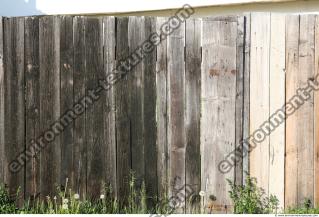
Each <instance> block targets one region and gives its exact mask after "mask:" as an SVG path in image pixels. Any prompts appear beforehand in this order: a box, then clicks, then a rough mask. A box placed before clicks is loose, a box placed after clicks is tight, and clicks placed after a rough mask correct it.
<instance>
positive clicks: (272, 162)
mask: <svg viewBox="0 0 319 217" xmlns="http://www.w3.org/2000/svg"><path fill="white" fill-rule="evenodd" d="M285 23H286V22H285V15H283V14H275V13H274V14H271V30H270V31H271V36H270V37H271V38H270V44H271V46H270V68H269V70H270V71H269V72H270V75H269V89H270V90H269V91H270V93H269V97H270V101H269V104H270V108H269V112H270V114H274V113H276V112H277V110H278V109H279V108H282V106H283V105H284V104H285V86H286V85H285V67H286V65H285V48H286V46H285V31H286V28H285ZM274 118H275V116H274ZM274 118H272V117H270V123H272V125H273V126H274V127H276V128H275V130H274V131H273V132H272V133H271V134H270V136H269V145H270V147H269V148H270V150H269V151H270V152H269V154H270V156H269V194H273V195H276V197H277V198H278V199H279V207H281V208H283V207H284V195H285V192H284V191H285V121H283V123H279V122H278V120H277V119H274Z"/></svg>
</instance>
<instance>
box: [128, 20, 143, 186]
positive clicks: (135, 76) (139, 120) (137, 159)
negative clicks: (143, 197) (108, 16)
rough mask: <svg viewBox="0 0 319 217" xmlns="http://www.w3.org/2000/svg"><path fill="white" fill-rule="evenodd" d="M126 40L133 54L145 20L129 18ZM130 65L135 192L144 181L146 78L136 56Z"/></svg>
mask: <svg viewBox="0 0 319 217" xmlns="http://www.w3.org/2000/svg"><path fill="white" fill-rule="evenodd" d="M128 22H129V23H128V38H129V49H130V50H129V52H130V54H131V53H134V51H135V49H137V48H138V47H139V46H140V44H142V42H143V41H144V40H145V19H144V17H129V21H128ZM130 61H131V62H132V63H135V62H136V63H137V65H136V66H135V67H134V68H133V69H132V70H131V71H130V73H129V74H130V75H129V78H130V82H131V91H130V92H131V93H130V94H131V100H130V102H131V105H130V109H131V147H132V170H133V171H134V174H135V178H136V179H137V180H136V181H137V183H136V185H137V190H139V189H140V188H141V186H142V182H143V181H144V180H145V178H146V176H145V170H146V168H147V166H146V165H145V158H146V153H145V148H146V147H145V145H146V143H145V142H144V134H143V131H144V117H145V118H147V116H145V114H144V109H143V106H144V100H147V99H146V98H144V88H145V84H144V80H143V78H144V77H145V76H146V75H145V72H144V67H146V65H144V64H143V62H141V58H139V57H138V56H137V55H136V54H134V55H133V57H132V58H131V59H130Z"/></svg>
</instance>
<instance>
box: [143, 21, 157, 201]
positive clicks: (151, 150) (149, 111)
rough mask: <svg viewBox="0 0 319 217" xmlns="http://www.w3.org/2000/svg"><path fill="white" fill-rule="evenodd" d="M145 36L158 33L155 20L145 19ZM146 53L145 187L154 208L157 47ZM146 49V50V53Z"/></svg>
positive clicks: (155, 190) (155, 194)
mask: <svg viewBox="0 0 319 217" xmlns="http://www.w3.org/2000/svg"><path fill="white" fill-rule="evenodd" d="M144 29H145V33H144V34H145V35H144V38H145V39H148V38H149V37H150V36H151V34H152V33H154V32H155V31H156V27H155V19H154V18H151V17H145V24H144ZM152 47H153V49H150V50H149V51H148V52H146V53H145V57H144V59H143V65H144V68H143V70H144V79H143V80H144V81H143V83H144V94H143V97H144V100H143V110H144V111H143V113H144V118H143V121H144V123H143V125H144V130H143V131H144V132H143V135H144V146H145V150H144V155H145V163H144V164H145V166H146V167H145V186H146V194H147V196H148V198H149V200H148V206H149V207H154V205H155V203H154V201H153V200H152V199H153V198H154V199H155V198H157V195H158V194H157V185H158V181H157V177H158V176H157V161H156V156H157V152H156V47H155V46H152ZM145 50H146V49H144V51H145Z"/></svg>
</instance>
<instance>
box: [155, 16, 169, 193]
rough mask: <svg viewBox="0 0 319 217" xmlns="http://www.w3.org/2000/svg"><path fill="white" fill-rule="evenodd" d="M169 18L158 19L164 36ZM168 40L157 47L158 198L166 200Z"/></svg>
mask: <svg viewBox="0 0 319 217" xmlns="http://www.w3.org/2000/svg"><path fill="white" fill-rule="evenodd" d="M167 20H168V19H167V18H164V17H158V18H157V19H156V32H157V34H158V35H160V36H161V35H162V33H161V26H162V25H163V24H164V23H165V22H167ZM166 57H167V40H166V39H164V40H163V39H161V43H160V44H158V46H157V63H156V72H157V73H156V95H157V98H156V122H157V142H156V143H157V148H156V149H157V177H158V196H159V198H160V199H164V198H165V196H167V195H168V160H169V159H168V146H167V145H168V144H167V118H168V117H167V97H168V95H167V94H168V90H167V88H168V87H167V79H168V78H167V76H168V75H167V58H166Z"/></svg>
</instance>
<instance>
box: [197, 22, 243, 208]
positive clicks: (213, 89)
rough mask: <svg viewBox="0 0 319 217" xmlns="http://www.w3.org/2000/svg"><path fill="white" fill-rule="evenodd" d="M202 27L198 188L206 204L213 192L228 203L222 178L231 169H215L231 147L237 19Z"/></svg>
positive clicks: (228, 175)
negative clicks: (202, 192)
mask: <svg viewBox="0 0 319 217" xmlns="http://www.w3.org/2000/svg"><path fill="white" fill-rule="evenodd" d="M202 28H203V41H202V46H203V48H202V49H203V53H202V55H203V62H202V72H201V161H202V165H201V189H202V190H204V191H205V192H206V195H207V196H206V197H205V201H206V203H207V201H208V196H209V195H215V196H216V197H217V201H216V203H217V204H219V205H230V204H231V200H230V198H229V195H228V190H230V189H229V185H228V184H227V182H226V179H230V180H231V181H235V172H234V168H232V169H231V170H230V171H229V172H228V173H225V174H223V173H221V172H220V171H219V170H217V169H216V168H218V164H219V162H220V161H222V160H224V158H225V157H226V156H227V155H228V154H229V153H231V152H232V151H233V150H234V149H235V127H236V126H235V104H236V102H235V101H236V61H237V59H236V55H237V51H236V37H237V22H228V21H214V20H212V21H210V20H205V21H203V27H202ZM206 203H205V204H206ZM206 212H207V210H206Z"/></svg>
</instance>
